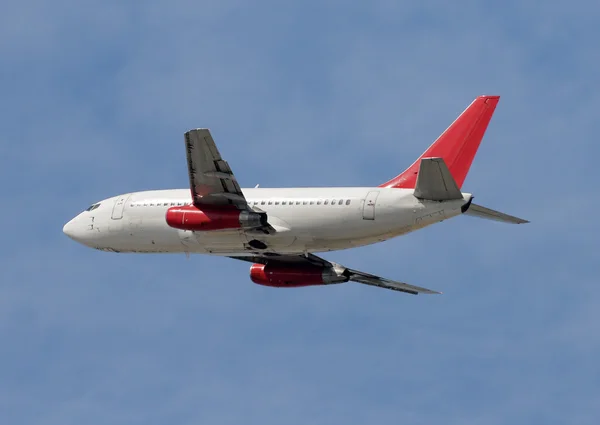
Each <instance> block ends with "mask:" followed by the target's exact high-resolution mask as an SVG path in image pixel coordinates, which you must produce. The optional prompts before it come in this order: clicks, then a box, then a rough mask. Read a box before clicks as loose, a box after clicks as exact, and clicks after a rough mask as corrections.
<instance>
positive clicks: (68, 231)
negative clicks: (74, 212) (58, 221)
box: [63, 219, 77, 241]
mask: <svg viewBox="0 0 600 425" xmlns="http://www.w3.org/2000/svg"><path fill="white" fill-rule="evenodd" d="M74 221H75V219H73V220H71V221H69V222H68V223H67V224H65V225H64V227H63V233H64V234H65V235H67V236H68V237H70V238H71V239H73V240H74V241H76V240H77V225H76V224H75V223H74Z"/></svg>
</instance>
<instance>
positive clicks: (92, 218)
mask: <svg viewBox="0 0 600 425" xmlns="http://www.w3.org/2000/svg"><path fill="white" fill-rule="evenodd" d="M243 194H244V196H245V198H246V200H247V201H248V205H250V206H251V207H252V208H254V209H256V210H261V211H264V212H266V213H267V215H268V222H269V224H270V225H271V226H272V227H273V228H275V230H276V233H274V234H264V233H263V232H260V231H244V230H241V229H239V230H219V231H206V232H192V231H185V230H177V229H174V228H171V227H169V226H168V225H167V223H166V220H165V214H166V212H167V210H168V209H169V208H171V207H173V206H176V205H188V204H191V203H192V199H191V194H190V190H189V189H174V190H155V191H145V192H134V193H128V194H125V195H121V196H116V197H113V198H109V199H106V200H104V201H101V202H100V203H99V206H97V207H95V208H94V209H92V210H91V211H84V212H82V213H81V214H79V215H78V216H77V217H75V218H74V219H73V220H71V221H70V222H69V223H67V224H66V225H65V228H64V231H65V233H66V234H67V235H69V236H70V237H71V238H73V239H75V240H77V241H78V242H81V243H83V244H85V245H88V246H90V247H93V248H97V249H101V250H107V251H117V252H180V253H182V252H185V253H203V254H217V255H235V256H241V255H253V254H254V253H258V252H261V253H265V252H273V253H275V252H276V253H278V254H286V253H290V254H293V253H308V252H323V251H333V250H340V249H346V248H352V247H357V246H361V245H367V244H371V243H375V242H380V241H384V240H387V239H390V238H393V237H395V236H399V235H402V234H405V233H409V232H411V231H414V230H417V229H420V228H423V227H425V226H428V225H430V224H434V223H437V222H440V221H442V220H445V219H448V218H451V217H454V216H456V215H459V214H460V213H461V207H462V206H463V205H464V204H465V203H466V202H468V201H469V199H471V195H470V194H464V198H463V199H459V200H453V201H444V202H438V201H423V200H419V199H417V198H415V197H414V196H413V189H395V188H391V189H388V188H369V187H353V188H281V189H268V188H254V189H243ZM251 241H260V242H261V243H262V244H264V245H266V248H263V249H256V244H254V247H253V246H252V245H253V244H252V243H250V242H251ZM249 243H250V244H249Z"/></svg>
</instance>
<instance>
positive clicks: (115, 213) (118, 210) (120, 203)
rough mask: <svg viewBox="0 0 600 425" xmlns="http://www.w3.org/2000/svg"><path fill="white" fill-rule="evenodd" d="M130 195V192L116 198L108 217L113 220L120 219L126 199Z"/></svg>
mask: <svg viewBox="0 0 600 425" xmlns="http://www.w3.org/2000/svg"><path fill="white" fill-rule="evenodd" d="M130 196H131V194H130V193H128V194H126V195H121V196H119V197H118V198H117V200H116V202H115V206H114V207H113V210H112V216H111V217H110V218H112V219H113V220H120V219H122V218H123V210H124V209H125V204H126V203H127V200H128V199H129V197H130Z"/></svg>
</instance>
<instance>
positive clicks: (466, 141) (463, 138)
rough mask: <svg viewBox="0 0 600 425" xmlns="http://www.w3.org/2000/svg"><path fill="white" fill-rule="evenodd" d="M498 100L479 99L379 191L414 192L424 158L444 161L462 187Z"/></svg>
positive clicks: (486, 97)
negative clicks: (388, 189)
mask: <svg viewBox="0 0 600 425" xmlns="http://www.w3.org/2000/svg"><path fill="white" fill-rule="evenodd" d="M499 100H500V96H479V97H477V98H476V99H475V100H474V101H473V102H472V103H471V104H470V105H469V107H468V108H467V109H465V110H464V112H463V113H462V114H460V115H459V117H458V118H457V119H456V120H455V121H454V122H453V123H452V124H451V125H450V127H448V128H447V129H446V131H444V132H443V133H442V135H441V136H440V137H438V139H437V140H436V141H435V142H433V144H432V145H431V146H430V147H429V149H427V150H426V151H425V152H424V153H423V155H421V156H420V157H419V159H417V160H416V161H415V162H414V163H413V164H412V165H411V166H410V167H408V168H407V169H406V170H405V171H404V172H403V173H402V174H400V175H398V176H396V177H394V178H393V179H392V180H390V181H388V182H386V183H384V184H382V185H380V186H379V187H396V188H414V187H415V184H416V182H417V173H418V172H419V164H420V162H421V159H423V158H430V157H436V158H443V159H444V162H445V163H446V165H447V166H448V169H449V170H450V173H451V174H452V177H453V178H454V180H455V181H456V184H457V185H458V187H459V188H460V187H462V185H463V182H464V181H465V178H466V177H467V173H468V172H469V168H471V163H472V162H473V158H475V154H476V153H477V149H478V148H479V144H480V143H481V139H483V135H484V133H485V130H486V129H487V126H488V124H489V122H490V120H491V119H492V115H493V114H494V110H495V109H496V105H497V104H498V101H499Z"/></svg>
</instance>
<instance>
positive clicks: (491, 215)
mask: <svg viewBox="0 0 600 425" xmlns="http://www.w3.org/2000/svg"><path fill="white" fill-rule="evenodd" d="M465 214H467V215H472V216H473V217H479V218H485V219H487V220H494V221H502V222H504V223H512V224H523V223H529V221H527V220H523V219H522V218H518V217H514V216H512V215H508V214H504V213H501V212H500V211H494V210H491V209H489V208H486V207H482V206H481V205H477V204H473V203H471V205H470V206H469V209H467V211H465Z"/></svg>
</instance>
